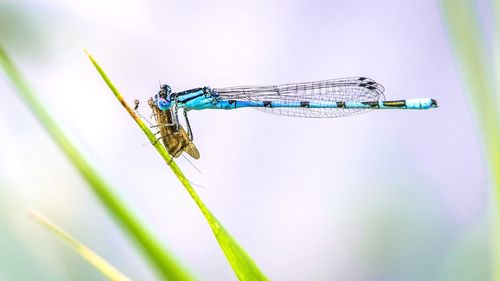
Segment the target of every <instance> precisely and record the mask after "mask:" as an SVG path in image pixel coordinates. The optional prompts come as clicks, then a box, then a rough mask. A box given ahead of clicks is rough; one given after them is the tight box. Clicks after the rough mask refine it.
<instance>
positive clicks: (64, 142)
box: [0, 47, 194, 280]
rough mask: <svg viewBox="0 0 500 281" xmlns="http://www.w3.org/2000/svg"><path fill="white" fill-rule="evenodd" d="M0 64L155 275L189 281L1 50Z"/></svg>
mask: <svg viewBox="0 0 500 281" xmlns="http://www.w3.org/2000/svg"><path fill="white" fill-rule="evenodd" d="M0 65H1V66H2V67H3V69H4V70H5V73H6V75H7V77H8V78H10V80H11V81H12V83H13V85H14V86H15V87H16V89H17V93H18V94H19V96H20V97H21V98H22V99H23V101H24V103H25V104H26V105H27V106H28V107H29V109H30V110H31V111H32V112H33V114H34V115H35V117H36V118H37V119H38V121H39V122H40V123H41V124H42V126H43V127H44V128H45V129H46V130H47V132H48V133H49V135H50V136H51V137H52V139H53V140H54V142H56V143H57V144H58V146H59V147H60V148H61V149H62V150H63V152H64V153H65V154H66V156H67V157H68V159H69V160H70V162H71V163H72V164H73V165H74V166H75V167H76V169H77V170H78V171H79V172H80V174H81V175H82V177H83V178H84V179H85V180H86V181H87V183H88V184H89V186H90V187H91V188H92V190H93V191H94V193H95V194H96V195H97V198H98V199H99V200H100V201H101V203H102V204H103V205H104V206H105V207H106V209H107V210H108V212H109V213H110V214H111V215H112V217H113V218H114V220H115V221H116V222H118V224H119V225H120V226H121V227H122V229H123V230H124V231H125V232H126V233H127V234H128V235H129V237H130V238H132V240H133V241H134V242H135V243H136V245H138V246H139V248H140V249H141V250H142V253H143V254H144V256H145V257H146V258H147V260H148V261H149V262H150V264H151V265H152V266H153V268H154V269H155V270H156V271H157V272H158V273H159V276H161V277H162V278H163V279H164V280H193V279H194V278H193V277H192V276H191V274H190V273H189V272H188V271H187V270H186V269H184V268H183V266H181V265H180V264H179V263H178V262H177V261H176V260H175V259H174V258H173V256H172V255H171V254H170V253H169V252H168V251H167V250H166V249H165V248H164V247H163V245H162V244H161V243H160V241H159V240H158V239H157V238H156V237H155V236H154V235H153V234H152V233H151V232H150V231H149V230H148V227H147V226H146V225H145V224H144V223H143V222H141V220H140V219H139V218H138V217H137V216H136V214H135V213H134V212H133V211H132V209H131V208H130V207H129V206H127V204H126V203H125V201H124V200H123V199H121V198H120V196H119V195H118V193H117V192H116V191H115V189H114V188H113V187H112V186H111V185H110V184H109V183H108V182H107V181H106V180H105V179H104V177H103V176H102V175H101V174H100V173H99V172H98V170H97V168H96V167H94V166H93V165H92V164H91V162H90V161H89V160H88V159H87V158H85V157H84V155H83V153H82V152H80V151H79V150H78V148H77V147H76V145H75V144H74V143H73V142H72V141H71V139H70V138H69V136H68V134H67V133H66V132H65V131H64V130H63V129H62V128H61V126H60V125H59V124H58V122H57V121H56V119H55V118H54V117H52V115H51V114H50V113H49V112H48V110H47V109H46V107H45V106H44V104H43V103H42V102H41V101H40V100H39V99H38V97H37V96H36V95H35V94H34V93H33V91H32V90H31V89H30V87H29V86H28V84H27V82H26V81H25V79H24V78H23V77H22V75H21V73H20V71H19V70H18V69H17V67H16V66H15V65H14V63H13V62H12V60H11V59H10V58H9V57H8V56H7V53H6V52H5V51H4V50H3V49H2V48H1V47H0Z"/></svg>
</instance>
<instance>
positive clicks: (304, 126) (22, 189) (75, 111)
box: [0, 0, 492, 280]
mask: <svg viewBox="0 0 500 281" xmlns="http://www.w3.org/2000/svg"><path fill="white" fill-rule="evenodd" d="M440 9H441V8H440V6H439V3H438V2H437V1H392V0H381V1H361V0H355V1H319V0H317V1H304V0H295V1H264V0H257V1H189V0H188V1H156V0H147V1H118V0H111V1H97V0H91V1H60V0H46V1H36V0H15V1H14V0H12V1H10V0H1V2H0V40H1V43H2V45H3V46H4V48H5V49H6V50H7V51H8V52H9V53H10V55H11V56H13V58H14V60H15V61H16V63H17V65H18V66H19V67H20V68H21V69H22V71H23V73H24V74H25V76H26V77H27V79H28V80H29V81H30V83H31V85H32V87H33V88H34V89H35V90H36V92H37V93H38V94H39V95H40V97H41V98H42V99H43V100H44V101H45V102H46V103H47V104H48V105H49V106H50V108H51V110H52V112H53V113H54V114H55V115H56V116H58V117H59V119H60V120H62V122H63V123H64V125H65V126H66V127H67V128H68V130H69V131H70V132H71V133H72V134H73V136H74V138H75V139H77V140H78V142H79V143H80V146H81V147H82V148H83V149H84V150H85V151H86V152H87V154H88V155H90V157H91V158H92V159H93V161H94V162H95V163H96V164H97V166H98V167H100V168H101V169H102V172H103V173H104V174H105V175H107V177H108V179H110V181H111V182H112V183H113V184H115V185H116V186H117V187H119V188H120V193H121V194H122V196H123V197H124V198H126V200H127V201H128V202H129V203H130V204H131V205H132V206H134V208H135V210H136V212H137V213H138V214H139V215H140V216H141V217H142V218H143V219H144V220H145V221H146V222H147V223H148V224H149V225H150V226H151V227H152V228H153V229H154V231H155V233H156V234H157V235H158V236H159V237H160V238H161V240H162V241H163V242H164V244H165V245H166V246H167V247H168V248H169V249H170V250H171V251H173V252H174V253H175V255H176V256H177V257H178V259H179V260H180V261H182V262H183V263H184V264H185V265H186V266H187V267H188V268H189V269H190V270H191V271H192V272H193V273H194V274H195V275H196V276H198V277H199V278H200V279H202V280H235V279H236V277H235V275H234V273H233V272H232V270H231V267H230V266H229V264H228V263H227V261H226V259H225V257H224V255H223V253H222V251H221V250H220V248H219V246H218V244H217V242H216V240H215V239H214V237H213V234H212V232H211V230H210V229H209V227H208V225H207V223H206V221H205V219H204V218H203V216H202V215H201V213H200V212H199V210H198V208H196V206H195V204H194V203H193V201H192V200H191V198H190V197H189V196H188V194H187V193H186V192H185V190H184V188H183V187H182V186H181V185H180V183H179V182H178V180H177V179H176V178H175V177H174V176H173V174H172V172H171V171H170V170H169V169H168V167H167V166H166V165H165V164H164V163H163V160H162V159H161V158H160V157H159V156H158V155H157V153H156V152H155V151H154V149H152V147H151V146H150V145H149V144H148V140H147V139H146V138H145V136H144V134H143V133H142V132H141V131H140V130H138V128H137V126H136V125H135V124H134V122H133V121H132V119H131V118H130V117H129V115H128V114H127V113H126V112H125V111H124V110H123V109H122V107H121V106H119V104H118V103H117V102H116V100H115V98H114V97H113V96H112V95H111V93H110V91H109V89H108V88H107V87H106V85H105V84H104V82H103V81H102V79H101V78H100V77H99V75H98V74H97V72H96V71H95V69H94V68H93V67H92V65H91V64H90V62H89V60H88V59H87V57H86V55H85V54H84V52H83V49H84V48H86V49H88V50H89V52H90V53H91V54H92V55H93V56H94V57H95V58H96V59H97V60H98V61H99V62H100V64H101V66H102V67H103V68H104V70H105V71H106V72H107V74H108V75H109V76H110V78H111V79H112V80H113V82H114V83H115V84H116V85H117V86H118V88H119V90H121V92H122V93H123V94H124V95H125V97H126V99H127V100H128V101H129V102H132V100H133V99H134V98H137V99H139V100H140V101H141V102H142V106H141V110H142V113H143V115H145V116H149V114H150V110H149V108H148V107H147V103H146V101H147V99H148V97H150V96H152V95H153V94H154V93H156V92H157V91H158V87H159V86H158V85H159V82H160V81H161V82H162V83H168V84H170V85H171V86H172V88H173V90H174V91H180V90H185V89H189V88H194V87H199V86H205V85H206V86H211V87H225V86H236V85H245V84H251V85H255V84H257V85H258V84H264V85H266V84H280V83H290V82H303V81H312V80H321V79H329V78H340V77H348V76H366V77H370V78H373V79H375V80H376V81H378V82H379V83H381V84H383V85H384V86H385V88H386V98H387V99H404V98H415V97H432V98H436V99H437V100H438V101H439V103H440V108H439V109H436V110H431V111H377V112H371V113H368V114H362V115H358V116H354V117H349V118H341V119H301V118H287V117H281V116H276V115H271V114H266V113H262V112H259V111H257V110H252V109H242V110H235V111H200V112H192V113H191V114H190V121H191V125H192V127H193V130H194V137H195V144H196V145H197V147H198V149H199V150H200V152H201V159H200V160H199V161H196V162H195V163H194V164H195V165H196V166H197V167H198V169H200V170H201V173H200V172H198V171H197V170H196V169H194V168H193V167H192V166H191V165H190V164H189V163H188V162H187V161H186V160H185V159H184V158H180V159H179V160H178V163H179V165H180V166H181V167H182V168H183V170H184V171H185V172H186V174H187V175H188V177H189V178H190V179H191V181H193V182H194V183H196V184H198V185H199V186H198V187H197V190H198V192H199V195H200V196H201V198H202V199H203V200H204V202H205V203H206V204H207V206H208V207H209V208H210V209H211V211H212V212H213V213H214V214H215V215H216V216H217V217H218V218H219V220H220V221H221V222H222V223H223V224H224V225H225V227H226V228H227V229H228V230H229V232H230V233H232V234H233V236H234V237H235V238H236V239H237V240H238V241H239V242H240V244H241V245H242V246H243V247H244V248H245V249H246V250H247V252H248V253H249V254H250V255H251V256H252V257H253V259H254V260H255V262H256V263H257V264H258V265H259V267H260V269H261V270H262V271H263V272H264V273H265V274H266V275H267V276H268V277H269V278H271V279H273V280H486V279H488V278H489V277H490V276H489V273H488V271H489V262H488V260H489V252H488V247H489V245H488V240H487V239H488V224H487V223H488V219H487V211H488V206H487V203H488V195H489V188H488V174H487V169H486V166H485V164H484V159H483V156H482V147H481V142H480V137H479V135H478V130H477V129H476V126H475V123H474V117H473V115H472V112H471V110H470V109H469V107H468V103H467V98H466V95H465V93H464V89H463V85H462V82H461V80H460V78H459V75H458V70H457V65H456V62H455V61H454V57H453V54H452V48H451V44H450V42H449V40H448V34H447V30H446V28H445V25H444V21H443V19H442V14H441V10H440ZM490 10H491V7H490V3H489V2H488V1H478V2H477V11H476V12H477V13H478V14H479V15H480V19H481V21H482V22H481V23H482V24H483V26H484V30H485V31H489V30H490V28H489V26H490V25H491V22H492V14H491V12H490ZM0 77H1V78H0V94H1V110H0V132H1V133H0V280H102V279H103V277H102V276H101V275H100V273H98V272H96V271H95V269H94V268H93V267H91V266H90V265H89V264H87V262H85V261H84V260H82V259H81V257H79V256H78V255H77V254H75V253H74V252H73V251H72V250H71V249H69V248H68V247H66V245H64V244H63V243H61V241H59V239H58V238H55V237H54V236H53V235H52V234H51V233H48V232H47V231H46V230H44V229H42V228H40V226H39V225H37V224H36V223H34V222H33V221H32V220H30V219H29V218H28V211H29V209H36V210H38V211H40V212H42V213H43V214H45V215H46V216H47V217H49V218H51V219H52V220H54V221H55V222H56V223H58V224H59V225H60V226H62V227H63V228H65V229H66V230H68V231H69V232H70V233H72V234H73V235H75V236H76V237H77V238H78V239H80V240H81V241H82V242H84V243H85V244H87V245H88V246H89V247H90V248H92V249H93V250H95V251H96V252H97V253H98V254H100V255H101V256H103V257H104V258H105V259H106V260H108V261H109V262H111V263H112V264H113V265H115V266H116V267H117V268H118V269H120V270H121V271H122V272H123V273H124V274H126V275H127V276H129V277H130V278H131V279H133V280H155V279H156V277H155V274H154V273H153V272H152V271H151V269H150V268H149V267H148V266H147V264H146V263H145V262H144V261H143V259H142V257H141V256H140V254H139V253H138V252H137V250H136V249H135V247H134V246H133V245H132V244H131V243H130V241H129V240H128V239H127V237H125V236H124V234H123V233H121V231H120V229H119V228H118V226H117V225H116V224H115V223H114V222H113V221H112V220H111V218H110V217H109V215H108V214H107V213H106V211H105V210H104V208H103V207H102V206H101V205H100V203H99V202H97V200H96V199H95V197H94V195H93V194H92V192H91V191H90V189H89V188H88V187H87V185H86V183H85V182H83V180H82V179H81V178H80V176H79V175H78V174H77V172H76V171H75V169H74V168H73V167H72V166H71V165H70V164H69V162H68V160H67V159H66V158H65V156H64V155H63V154H62V153H61V151H60V150H59V148H58V147H56V146H55V145H54V143H53V142H52V140H51V139H50V138H49V137H48V135H47V134H46V132H45V131H44V130H43V129H42V128H41V126H40V125H39V124H38V122H37V120H36V119H35V118H34V117H33V116H32V115H31V113H30V112H29V111H28V110H27V108H26V107H25V105H24V104H23V103H22V102H21V101H20V99H19V98H18V97H17V95H16V93H15V91H14V90H13V88H12V87H11V85H10V83H8V81H7V80H6V79H5V78H4V75H3V73H2V75H1V76H0Z"/></svg>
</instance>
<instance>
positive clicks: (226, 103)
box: [155, 77, 438, 117]
mask: <svg viewBox="0 0 500 281" xmlns="http://www.w3.org/2000/svg"><path fill="white" fill-rule="evenodd" d="M155 101H156V103H157V105H158V108H159V109H160V110H164V111H166V110H170V109H173V110H172V112H174V114H176V112H177V108H183V109H185V110H186V111H189V110H203V109H236V108H244V107H251V108H256V109H259V110H262V111H266V112H270V113H276V114H280V115H288V116H300V117H342V116H348V115H353V114H356V113H360V112H364V111H367V110H370V109H429V108H434V107H437V106H438V105H437V102H436V101H435V100H434V99H431V98H417V99H407V100H395V101H385V97H384V87H383V86H382V85H380V84H378V83H377V82H375V81H373V80H371V79H369V78H364V77H353V78H341V79H331V80H323V81H315V82H305V83H295V84H283V85H277V86H249V87H228V88H214V89H211V88H208V87H203V88H195V89H191V90H187V91H183V92H178V93H172V91H171V89H170V87H169V86H167V85H162V88H161V90H160V92H159V93H158V94H157V95H156V96H155Z"/></svg>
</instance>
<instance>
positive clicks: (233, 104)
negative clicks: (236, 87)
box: [227, 100, 236, 108]
mask: <svg viewBox="0 0 500 281" xmlns="http://www.w3.org/2000/svg"><path fill="white" fill-rule="evenodd" d="M227 102H228V103H229V105H232V106H234V108H236V100H228V101H227Z"/></svg>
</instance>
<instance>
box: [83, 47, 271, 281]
mask: <svg viewBox="0 0 500 281" xmlns="http://www.w3.org/2000/svg"><path fill="white" fill-rule="evenodd" d="M87 55H88V56H89V59H90V60H91V61H92V64H93V65H94V67H95V68H96V69H97V71H98V72H99V74H100V75H101V77H102V79H103V80H104V82H106V84H107V85H108V87H109V88H110V89H111V91H112V92H113V94H114V95H115V97H116V98H117V99H118V101H120V103H121V104H122V106H123V107H125V109H126V110H127V112H128V113H129V114H130V115H131V116H132V118H133V119H134V120H135V122H136V123H137V125H139V127H140V128H141V130H142V131H143V132H144V134H146V136H147V138H148V139H149V141H150V142H151V144H152V145H153V146H154V147H155V148H156V150H157V151H158V153H160V155H161V156H162V158H163V159H164V160H165V163H167V165H168V166H169V167H170V168H171V169H172V171H173V172H174V174H175V175H176V176H177V178H178V179H179V181H180V182H181V183H182V185H184V187H185V189H186V190H187V192H188V193H189V195H190V196H191V198H192V199H193V200H194V202H195V203H196V205H197V206H198V208H199V209H200V210H201V212H202V213H203V215H204V216H205V219H206V220H207V222H208V224H209V226H210V228H211V229H212V232H213V233H214V235H215V238H216V239H217V241H218V242H219V245H220V247H221V249H222V251H223V252H224V255H225V256H226V258H227V260H228V261H229V263H230V264H231V267H232V268H233V270H234V272H235V274H236V276H237V277H238V279H240V280H268V279H267V277H266V276H265V275H264V274H263V273H262V272H261V271H260V269H259V268H258V267H257V265H256V264H255V262H254V261H253V260H252V258H251V257H250V256H249V255H248V254H247V253H246V252H245V250H244V249H243V248H242V247H241V246H240V245H239V244H238V242H236V240H235V239H234V238H233V237H232V236H231V235H230V234H229V232H227V231H226V230H225V229H224V227H223V226H222V225H221V224H220V223H219V221H218V220H217V218H215V216H214V215H213V214H212V213H211V212H210V211H209V210H208V208H207V207H206V206H205V204H204V203H203V201H201V199H200V197H199V196H198V194H197V193H196V191H195V190H194V188H193V187H192V186H191V184H190V182H189V180H188V179H187V178H186V177H185V176H184V174H183V173H182V171H181V170H180V169H179V166H177V164H176V163H175V162H174V161H173V159H172V157H171V156H170V155H169V154H168V153H167V151H166V150H165V148H164V147H163V145H162V144H161V143H160V142H159V141H157V139H156V137H155V135H154V134H153V133H152V132H151V130H150V129H149V127H148V126H147V125H146V124H144V122H142V120H141V118H139V116H137V114H136V113H135V112H134V111H133V110H132V108H131V107H130V106H129V105H128V104H127V102H126V101H125V100H124V99H123V97H122V95H121V94H120V92H119V91H118V90H117V89H116V87H115V86H114V85H113V83H112V82H111V80H110V79H109V78H108V76H107V75H106V73H104V71H103V70H102V68H101V67H100V66H99V64H98V63H97V62H96V61H95V60H94V58H93V57H92V56H91V55H90V54H88V53H87Z"/></svg>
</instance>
